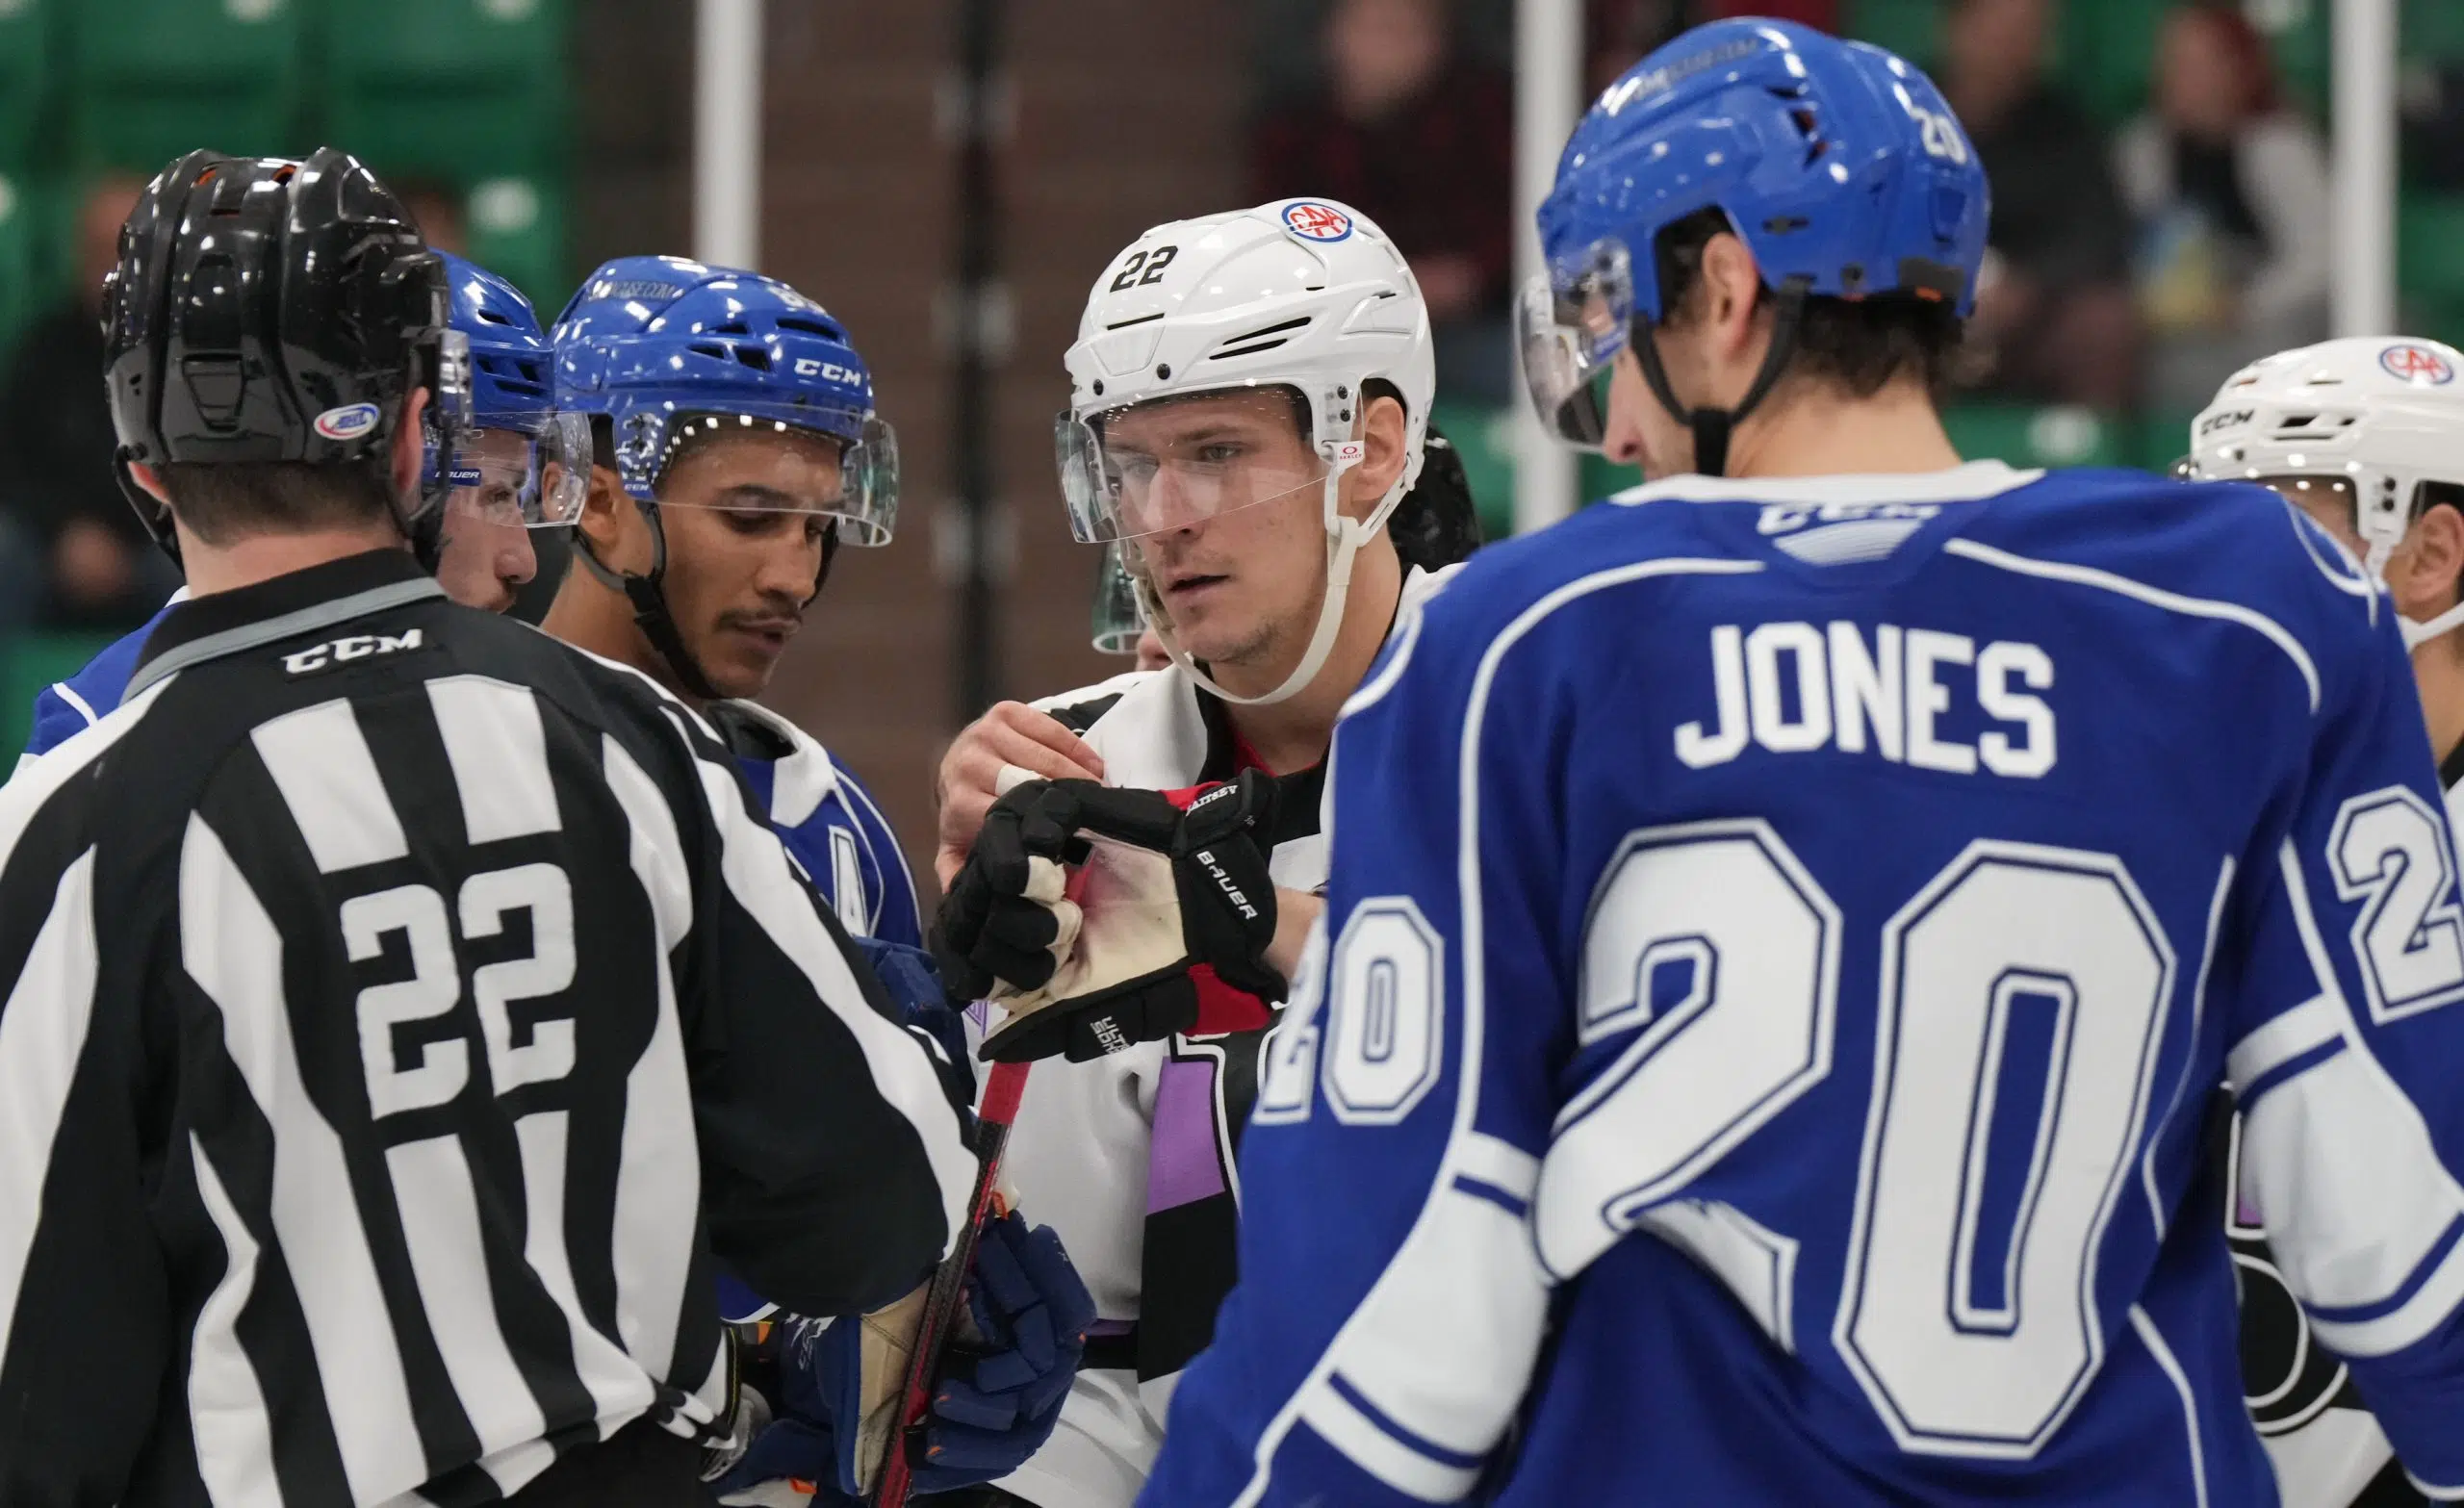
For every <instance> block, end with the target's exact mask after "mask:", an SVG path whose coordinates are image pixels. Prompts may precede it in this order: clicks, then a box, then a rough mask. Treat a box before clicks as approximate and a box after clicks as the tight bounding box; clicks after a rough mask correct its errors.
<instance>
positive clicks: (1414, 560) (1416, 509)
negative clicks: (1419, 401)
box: [1386, 424, 1480, 571]
mask: <svg viewBox="0 0 2464 1508" xmlns="http://www.w3.org/2000/svg"><path fill="white" fill-rule="evenodd" d="M1386 532H1387V533H1388V534H1389V535H1391V536H1393V537H1394V541H1395V553H1396V555H1397V556H1398V557H1399V559H1400V560H1401V561H1402V562H1403V565H1404V566H1405V568H1407V569H1408V568H1410V567H1412V566H1418V567H1420V568H1421V569H1422V570H1424V571H1436V570H1439V569H1441V568H1442V567H1446V566H1450V565H1453V564H1455V563H1456V562H1457V561H1462V560H1468V559H1470V558H1471V556H1472V551H1474V550H1477V549H1479V548H1480V510H1479V507H1478V506H1477V505H1476V504H1475V503H1474V502H1473V500H1472V483H1471V480H1470V478H1468V477H1466V476H1465V475H1464V474H1463V457H1462V456H1461V455H1460V454H1458V453H1457V452H1456V451H1455V448H1454V443H1453V442H1452V441H1450V440H1449V439H1447V438H1446V436H1444V435H1442V434H1440V433H1439V432H1438V428H1437V426H1436V425H1435V424H1431V425H1429V426H1428V438H1427V439H1426V440H1425V441H1424V442H1423V443H1422V446H1421V475H1420V480H1418V481H1417V482H1414V483H1413V484H1412V490H1411V491H1410V492H1407V493H1405V494H1403V500H1402V501H1401V502H1399V503H1397V504H1396V505H1395V514H1394V517H1392V518H1390V519H1388V520H1387V521H1386Z"/></svg>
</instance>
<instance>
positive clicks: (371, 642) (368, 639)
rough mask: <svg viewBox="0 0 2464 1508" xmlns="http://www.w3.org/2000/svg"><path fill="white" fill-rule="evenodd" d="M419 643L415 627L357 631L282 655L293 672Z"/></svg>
mask: <svg viewBox="0 0 2464 1508" xmlns="http://www.w3.org/2000/svg"><path fill="white" fill-rule="evenodd" d="M419 647H420V631H419V630H418V629H417V628H412V629H409V630H407V631H406V632H402V633H354V634H352V635H351V636H350V637H348V638H347V639H336V640H334V641H332V642H331V643H329V644H320V645H316V646H313V647H311V648H309V649H305V650H300V651H298V652H295V653H292V654H286V655H284V656H283V657H282V668H283V670H284V671H286V672H287V673H289V674H291V675H294V676H305V675H307V674H308V673H309V672H311V671H320V670H324V669H326V668H327V667H329V666H334V665H347V664H349V663H350V662H351V661H353V660H365V659H372V658H374V657H375V656H376V655H379V654H398V653H399V652H402V651H404V650H416V649H418V648H419Z"/></svg>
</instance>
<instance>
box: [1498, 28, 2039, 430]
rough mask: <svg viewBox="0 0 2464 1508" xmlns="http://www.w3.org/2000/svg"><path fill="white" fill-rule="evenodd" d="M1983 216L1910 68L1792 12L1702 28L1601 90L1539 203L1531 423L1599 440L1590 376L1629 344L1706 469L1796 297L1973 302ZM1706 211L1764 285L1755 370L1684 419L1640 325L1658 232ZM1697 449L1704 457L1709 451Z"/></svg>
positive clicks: (1944, 124) (1977, 181) (1980, 179)
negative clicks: (1714, 214)
mask: <svg viewBox="0 0 2464 1508" xmlns="http://www.w3.org/2000/svg"><path fill="white" fill-rule="evenodd" d="M1989 208H1990V200H1989V191H1988V189H1987V185H1986V179H1985V170H1984V168H1983V166H1981V165H1980V164H1979V163H1978V162H1977V158H1976V151H1975V148H1974V147H1973V146H1971V145H1970V144H1969V142H1968V140H1967V137H1966V134H1965V133H1964V132H1963V130H1962V129H1961V127H1960V123H1959V120H1958V118H1957V117H1956V116H1954V115H1952V113H1951V107H1950V105H1949V103H1948V102H1947V101H1945V100H1944V99H1943V98H1942V95H1941V91H1940V90H1938V89H1936V88H1935V87H1934V83H1933V81H1932V80H1930V79H1928V78H1927V77H1926V76H1925V75H1924V73H1923V72H1922V71H1920V70H1919V69H1917V68H1916V67H1915V66H1914V65H1913V64H1910V63H1908V62H1907V61H1906V60H1904V59H1902V58H1899V57H1897V56H1895V55H1893V54H1891V53H1888V52H1886V51H1884V50H1883V49H1882V48H1879V47H1874V46H1870V45H1868V44H1866V43H1864V42H1852V41H1842V40H1840V39H1839V38H1835V37H1831V36H1829V35H1827V34H1825V33H1822V32H1818V31H1815V30H1813V29H1812V28H1810V27H1807V26H1800V25H1797V24H1795V23H1792V22H1787V21H1772V20H1756V19H1737V20H1726V21H1714V22H1711V23H1710V24H1708V25H1705V26H1698V27H1696V28H1694V29H1693V30H1692V31H1689V32H1687V33H1685V34H1684V35H1683V36H1681V37H1680V38H1677V39H1676V40H1674V41H1672V42H1670V43H1668V44H1667V45H1666V46H1664V47H1661V48H1660V49H1659V50H1658V51H1656V52H1654V53H1653V54H1652V55H1651V56H1649V57H1647V58H1645V59H1644V60H1643V61H1642V62H1640V63H1638V64H1635V65H1634V66H1633V67H1631V68H1630V69H1628V70H1627V71H1626V73H1625V75H1624V76H1623V77H1621V78H1619V79H1618V80H1617V82H1616V83H1614V84H1612V85H1610V86H1609V87H1608V89H1606V90H1605V91H1604V92H1603V93H1602V94H1601V96H1600V98H1599V100H1598V101H1597V102H1596V103H1594V104H1593V106H1592V107H1591V110H1590V112H1589V113H1588V114H1586V115H1584V116H1583V118H1582V120H1581V121H1580V123H1578V125H1577V126H1576V127H1575V132H1574V136H1573V137H1572V139H1571V140H1569V141H1567V143H1566V150H1565V155H1564V156H1563V157H1562V158H1560V159H1559V161H1558V164H1557V180H1556V185H1555V187H1554V188H1553V189H1552V190H1551V192H1550V193H1549V196H1548V198H1547V199H1546V200H1545V201H1544V202H1543V203H1542V204H1541V206H1540V213H1539V230H1540V244H1541V249H1542V252H1543V255H1544V257H1545V258H1546V262H1547V267H1548V272H1547V275H1546V277H1545V279H1534V281H1533V283H1532V286H1530V287H1529V288H1527V289H1526V290H1525V291H1524V294H1523V298H1522V304H1521V308H1520V310H1519V324H1520V330H1521V341H1520V345H1521V349H1522V355H1523V364H1524V375H1525V380H1526V382H1527V385H1528V387H1529V389H1530V394H1531V398H1532V402H1533V404H1534V406H1535V407H1536V408H1537V409H1538V411H1539V414H1540V418H1541V421H1542V422H1543V423H1545V424H1548V425H1549V426H1550V427H1551V428H1552V429H1553V430H1554V431H1555V432H1556V433H1557V434H1559V435H1560V436H1562V437H1563V438H1565V439H1567V440H1570V441H1572V442H1574V443H1576V444H1578V445H1584V446H1596V445H1598V444H1599V443H1600V439H1601V434H1602V430H1603V428H1604V424H1603V418H1604V414H1603V409H1602V406H1601V404H1600V402H1599V397H1598V393H1597V390H1596V387H1595V383H1594V379H1595V378H1597V377H1598V376H1599V375H1600V374H1602V373H1603V372H1604V371H1607V369H1608V367H1609V365H1610V364H1611V363H1612V362H1613V361H1614V359H1615V357H1616V354H1617V352H1618V351H1619V350H1620V349H1622V348H1623V347H1624V346H1625V345H1627V344H1628V343H1629V342H1630V341H1632V342H1633V344H1634V346H1635V351H1634V354H1635V356H1636V357H1637V358H1638V360H1639V361H1640V363H1641V365H1642V368H1643V371H1644V375H1645V377H1646V378H1647V379H1648V380H1649V381H1650V383H1651V386H1652V389H1653V391H1654V393H1655V395H1656V396H1658V398H1659V401H1660V402H1661V403H1662V404H1663V405H1665V406H1666V407H1667V408H1668V410H1669V411H1670V412H1671V413H1672V414H1673V415H1675V416H1676V417H1677V418H1678V419H1679V420H1680V421H1681V422H1690V423H1691V424H1692V425H1693V427H1694V430H1695V440H1696V458H1697V462H1698V464H1701V465H1702V466H1703V469H1704V470H1705V471H1707V472H1712V473H1716V472H1717V471H1718V470H1719V467H1720V461H1721V460H1722V459H1723V458H1724V457H1725V455H1726V451H1727V437H1728V430H1729V427H1730V426H1731V425H1732V423H1733V422H1735V421H1736V420H1738V419H1741V418H1743V417H1744V415H1745V414H1746V412H1747V411H1748V410H1750V409H1751V408H1752V407H1753V406H1754V405H1755V404H1756V403H1758V402H1759V401H1760V399H1761V398H1762V397H1763V396H1764V395H1765V394H1767V392H1768V391H1769V389H1770V387H1771V385H1772V383H1773V382H1775V381H1776V380H1777V379H1778V377H1779V374H1780V371H1781V369H1782V368H1783V367H1784V365H1785V364H1786V361H1787V357H1788V354H1789V352H1790V350H1791V349H1792V347H1793V345H1794V343H1795V337H1796V332H1797V324H1798V320H1799V319H1800V318H1801V315H1802V308H1803V304H1804V301H1805V299H1807V298H1808V297H1833V298H1849V299H1856V298H1865V297H1870V296H1874V295H1877V294H1912V295H1914V296H1916V297H1919V298H1930V299H1938V300H1941V301H1943V302H1945V303H1947V304H1949V305H1950V306H1951V307H1952V309H1953V310H1954V311H1955V312H1956V313H1957V314H1959V315H1960V316H1961V317H1962V318H1965V317H1966V315H1967V314H1968V313H1969V311H1970V310H1972V309H1973V308H1974V307H1975V303H1976V277H1977V268H1978V267H1979V265H1980V264H1981V263H1982V262H1983V261H1984V257H1985V230H1986V219H1987V215H1988V212H1989ZM1710 209H1716V210H1718V211H1719V212H1720V213H1721V214H1722V215H1723V216H1724V217H1726V218H1727V220H1728V223H1729V228H1730V229H1731V230H1732V231H1734V232H1735V234H1736V235H1737V237H1738V239H1740V240H1741V241H1743V242H1744V243H1745V245H1746V247H1747V249H1748V250H1750V251H1752V252H1753V254H1754V259H1755V263H1756V265H1757V266H1758V268H1760V270H1761V274H1762V279H1763V282H1764V284H1765V285H1766V286H1768V287H1769V288H1770V289H1772V291H1773V292H1774V294H1776V295H1777V301H1778V312H1779V319H1780V321H1781V322H1780V324H1779V325H1778V327H1777V328H1776V329H1775V331H1774V334H1773V339H1772V343H1771V347H1770V353H1769V355H1768V356H1767V357H1766V359H1765V361H1764V364H1763V370H1762V372H1761V374H1760V376H1759V377H1758V380H1757V381H1756V383H1755V385H1754V387H1753V389H1752V390H1751V391H1750V392H1749V393H1748V395H1747V396H1746V397H1745V399H1744V400H1743V401H1742V402H1740V403H1739V404H1738V405H1737V407H1736V408H1735V409H1733V410H1720V409H1697V410H1692V411H1688V410H1687V409H1686V408H1685V407H1683V406H1682V405H1681V404H1680V403H1679V402H1678V401H1677V400H1676V398H1675V396H1673V395H1672V394H1671V392H1670V391H1669V388H1668V382H1667V378H1666V376H1665V374H1664V373H1663V372H1662V371H1661V370H1660V365H1659V362H1658V359H1657V355H1656V352H1655V349H1654V347H1653V345H1652V343H1651V342H1649V341H1647V340H1635V339H1634V337H1633V333H1632V332H1633V329H1634V326H1635V324H1636V322H1637V321H1638V320H1640V321H1653V322H1655V321H1657V320H1659V319H1661V318H1663V316H1664V315H1665V314H1666V312H1667V311H1665V310H1664V309H1662V308H1661V307H1660V301H1661V293H1662V290H1661V289H1660V286H1659V279H1658V276H1657V272H1656V264H1655V260H1654V250H1655V246H1656V244H1657V241H1658V237H1659V234H1660V232H1661V231H1663V230H1665V229H1667V228H1668V227H1669V226H1670V225H1672V224H1675V223H1676V222H1678V221H1679V220H1681V219H1684V218H1686V217H1689V216H1692V215H1695V214H1698V213H1700V212H1702V211H1704V210H1710ZM1706 452H1708V453H1706Z"/></svg>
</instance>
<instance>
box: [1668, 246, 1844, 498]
mask: <svg viewBox="0 0 2464 1508" xmlns="http://www.w3.org/2000/svg"><path fill="white" fill-rule="evenodd" d="M1811 287H1812V280H1811V279H1809V278H1806V277H1804V276H1797V277H1791V278H1789V279H1788V280H1787V281H1786V282H1784V283H1783V284H1782V285H1781V287H1780V291H1779V293H1777V294H1774V295H1772V303H1773V316H1772V321H1771V344H1770V345H1769V346H1767V347H1766V348H1765V349H1764V350H1763V352H1762V370H1761V371H1758V372H1756V373H1755V374H1754V385H1753V386H1752V387H1750V388H1748V389H1746V390H1745V396H1743V397H1741V398H1739V399H1737V403H1736V407H1734V408H1713V407H1711V406H1710V405H1708V404H1705V405H1702V406H1700V407H1696V408H1688V407H1686V406H1685V405H1684V404H1683V403H1681V402H1679V401H1678V399H1677V390H1676V389H1675V388H1673V387H1671V386H1670V385H1669V381H1668V369H1667V368H1666V367H1664V366H1662V365H1661V364H1660V359H1659V345H1658V343H1656V342H1655V341H1654V340H1653V339H1652V327H1651V325H1650V323H1649V322H1648V321H1646V320H1644V319H1635V321H1634V327H1633V329H1632V330H1631V331H1630V333H1629V334H1628V336H1627V344H1628V345H1631V346H1632V347H1633V348H1634V360H1635V361H1636V363H1637V364H1639V365H1640V366H1641V367H1642V369H1643V380H1644V381H1645V382H1646V383H1648V384H1650V386H1651V390H1652V396H1654V397H1656V398H1658V399H1659V406H1660V407H1662V408H1664V409H1666V410H1668V417H1669V418H1671V419H1674V420H1676V421H1677V422H1679V423H1681V424H1683V425H1685V426H1686V427H1687V428H1689V429H1691V430H1693V431H1694V470H1695V471H1696V472H1698V473H1701V474H1703V475H1705V476H1725V475H1727V474H1728V468H1729V441H1730V440H1731V439H1732V437H1733V436H1734V435H1735V433H1736V426H1737V424H1738V422H1741V421H1742V420H1743V419H1744V418H1745V417H1746V416H1747V415H1748V414H1751V413H1753V412H1754V411H1755V409H1757V408H1758V407H1760V406H1761V403H1762V400H1763V399H1764V398H1766V397H1768V396H1770V395H1771V389H1772V388H1773V386H1775V385H1776V384H1777V383H1778V382H1779V380H1780V373H1781V371H1783V370H1784V369H1785V368H1786V366H1787V365H1788V358H1789V357H1790V356H1793V355H1795V354H1796V350H1797V334H1798V331H1799V330H1801V329H1802V328H1803V327H1804V323H1805V310H1806V294H1807V292H1808V291H1809V289H1810V288H1811Z"/></svg>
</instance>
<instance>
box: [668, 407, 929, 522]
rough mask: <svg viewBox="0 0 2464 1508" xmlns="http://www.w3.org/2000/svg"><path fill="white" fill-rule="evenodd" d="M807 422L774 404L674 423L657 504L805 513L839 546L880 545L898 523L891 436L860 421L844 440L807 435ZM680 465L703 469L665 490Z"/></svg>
mask: <svg viewBox="0 0 2464 1508" xmlns="http://www.w3.org/2000/svg"><path fill="white" fill-rule="evenodd" d="M814 417H815V416H814V414H813V411H812V410H811V409H810V408H807V407H799V406H797V405H793V404H775V405H770V404H755V405H751V406H748V407H746V408H741V409H731V410H729V411H728V412H726V413H724V414H715V413H713V414H686V415H683V416H681V417H680V418H679V419H677V420H676V421H675V422H674V423H672V424H671V425H669V427H668V432H667V454H666V455H665V456H664V457H662V458H661V460H660V463H659V466H658V468H657V473H656V474H657V476H658V478H659V480H658V487H657V493H658V505H659V506H660V507H662V508H696V507H698V508H717V509H723V510H725V511H727V512H730V513H809V514H814V515H818V516H819V517H821V518H824V519H827V520H829V521H831V522H833V523H834V524H837V525H838V539H839V543H841V544H845V545H867V546H869V545H886V544H888V543H889V541H890V535H891V532H892V530H893V529H894V528H895V527H896V525H897V523H898V437H897V435H896V434H895V433H894V432H893V431H892V430H891V429H890V426H889V424H888V422H886V421H885V420H883V419H881V418H879V417H877V416H875V415H870V414H867V415H865V416H864V417H863V420H862V422H861V427H860V429H859V430H858V436H857V438H856V439H854V440H849V439H847V438H845V437H844V436H841V435H837V434H834V433H831V432H830V431H828V430H824V429H819V428H815V427H814V426H813V422H812V421H813V419H814ZM680 459H690V460H691V461H692V463H693V464H694V465H696V466H697V467H706V468H707V470H706V472H705V473H703V475H702V476H700V477H699V478H697V480H696V484H695V485H693V486H691V487H688V488H680V487H678V486H676V485H674V483H675V481H676V478H675V477H674V476H672V475H670V474H669V470H670V467H671V466H673V465H675V464H676V463H677V462H678V461H679V460H680Z"/></svg>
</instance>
